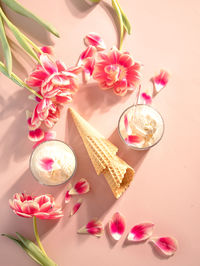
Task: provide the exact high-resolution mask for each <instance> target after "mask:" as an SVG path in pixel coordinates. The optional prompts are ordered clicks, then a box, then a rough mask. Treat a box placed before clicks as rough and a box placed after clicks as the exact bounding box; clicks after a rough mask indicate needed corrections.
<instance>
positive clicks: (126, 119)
mask: <svg viewBox="0 0 200 266" xmlns="http://www.w3.org/2000/svg"><path fill="white" fill-rule="evenodd" d="M124 126H125V129H126V133H127V135H128V136H129V135H131V133H132V130H131V127H130V125H129V120H128V115H127V114H125V116H124Z"/></svg>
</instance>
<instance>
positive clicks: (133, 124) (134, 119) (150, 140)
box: [119, 104, 164, 149]
mask: <svg viewBox="0 0 200 266" xmlns="http://www.w3.org/2000/svg"><path fill="white" fill-rule="evenodd" d="M125 115H127V117H128V121H129V130H130V131H131V132H129V133H128V134H129V135H137V136H139V137H140V140H141V141H140V142H137V143H136V142H135V143H131V144H128V145H130V146H132V147H135V148H138V149H143V148H148V147H150V146H152V145H154V144H155V143H157V142H158V141H159V140H160V139H161V137H162V135H163V131H164V123H163V119H162V117H161V115H160V114H159V113H158V112H157V111H156V110H154V109H153V108H152V107H150V106H148V105H142V104H139V105H137V106H132V107H130V108H128V109H127V110H126V111H125V112H124V113H123V115H122V117H121V119H120V122H119V131H120V134H121V136H122V138H123V139H124V140H125V139H126V138H127V131H126V129H125V124H124V116H125Z"/></svg>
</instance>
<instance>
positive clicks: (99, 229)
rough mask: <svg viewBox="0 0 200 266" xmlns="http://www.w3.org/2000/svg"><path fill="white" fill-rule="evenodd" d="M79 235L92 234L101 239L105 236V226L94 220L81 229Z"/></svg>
mask: <svg viewBox="0 0 200 266" xmlns="http://www.w3.org/2000/svg"><path fill="white" fill-rule="evenodd" d="M78 234H90V235H95V236H97V237H101V236H102V234H103V225H102V223H101V222H100V221H98V220H97V219H93V220H91V221H90V222H89V223H88V224H87V225H85V226H83V227H82V228H81V229H79V230H78Z"/></svg>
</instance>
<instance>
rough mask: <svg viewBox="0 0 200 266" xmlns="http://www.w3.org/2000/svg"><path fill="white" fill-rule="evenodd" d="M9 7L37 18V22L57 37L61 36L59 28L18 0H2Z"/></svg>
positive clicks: (34, 18) (24, 14)
mask: <svg viewBox="0 0 200 266" xmlns="http://www.w3.org/2000/svg"><path fill="white" fill-rule="evenodd" d="M2 2H4V3H5V4H6V5H7V6H8V7H10V8H11V9H12V10H14V11H15V12H17V13H19V14H20V15H22V16H25V17H28V18H31V19H33V20H35V21H36V22H37V23H39V24H40V25H42V26H43V27H44V28H46V29H47V30H48V31H49V32H51V33H52V34H54V35H55V36H56V37H60V36H59V33H58V32H57V30H56V29H55V28H54V27H53V26H52V25H50V24H49V23H47V22H45V21H44V20H42V19H41V18H39V17H37V16H36V15H34V14H33V13H32V12H30V11H29V10H28V9H26V8H24V7H23V6H22V5H20V4H19V3H18V2H17V1H16V0H2Z"/></svg>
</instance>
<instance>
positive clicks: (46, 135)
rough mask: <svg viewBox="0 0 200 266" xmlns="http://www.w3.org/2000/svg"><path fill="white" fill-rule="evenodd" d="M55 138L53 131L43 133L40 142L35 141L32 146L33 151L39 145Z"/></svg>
mask: <svg viewBox="0 0 200 266" xmlns="http://www.w3.org/2000/svg"><path fill="white" fill-rule="evenodd" d="M55 138H56V132H55V131H47V132H44V138H43V139H41V140H40V141H37V142H36V143H35V144H34V145H33V149H35V148H36V147H37V146H38V145H39V144H40V143H42V142H44V141H46V140H51V139H55Z"/></svg>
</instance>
